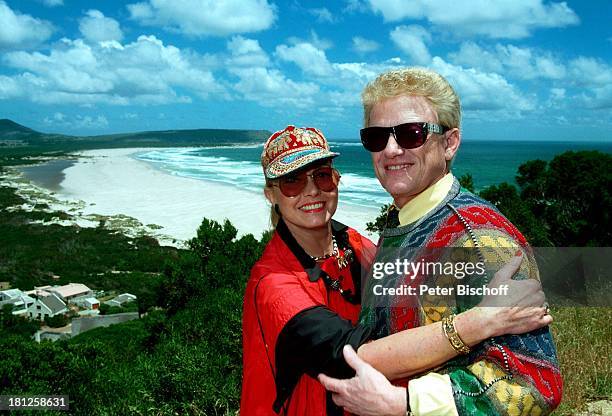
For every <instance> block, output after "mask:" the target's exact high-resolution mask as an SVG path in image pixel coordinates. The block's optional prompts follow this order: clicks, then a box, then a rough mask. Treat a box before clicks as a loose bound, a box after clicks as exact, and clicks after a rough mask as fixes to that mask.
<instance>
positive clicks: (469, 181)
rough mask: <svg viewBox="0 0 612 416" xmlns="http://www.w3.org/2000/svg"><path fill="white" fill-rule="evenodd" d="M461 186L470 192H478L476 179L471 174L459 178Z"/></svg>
mask: <svg viewBox="0 0 612 416" xmlns="http://www.w3.org/2000/svg"><path fill="white" fill-rule="evenodd" d="M458 180H459V184H461V186H463V187H464V188H465V189H467V190H468V191H470V192H472V193H475V192H476V191H475V190H474V178H473V177H472V174H471V173H465V174H463V175H461V176H460V177H459V178H458Z"/></svg>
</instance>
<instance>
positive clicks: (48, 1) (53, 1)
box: [39, 0, 64, 7]
mask: <svg viewBox="0 0 612 416" xmlns="http://www.w3.org/2000/svg"><path fill="white" fill-rule="evenodd" d="M39 1H40V2H41V3H42V4H44V5H45V6H47V7H57V6H63V5H64V0H39Z"/></svg>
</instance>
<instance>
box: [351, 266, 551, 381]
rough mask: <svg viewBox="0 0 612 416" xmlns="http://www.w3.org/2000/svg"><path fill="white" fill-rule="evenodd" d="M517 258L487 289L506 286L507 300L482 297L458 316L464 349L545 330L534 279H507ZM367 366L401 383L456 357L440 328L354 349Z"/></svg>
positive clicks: (545, 317) (403, 333)
mask: <svg viewBox="0 0 612 416" xmlns="http://www.w3.org/2000/svg"><path fill="white" fill-rule="evenodd" d="M521 261H522V256H515V257H513V258H512V259H511V260H510V262H508V263H507V264H506V265H504V267H502V268H501V269H500V270H499V271H498V272H497V273H496V274H495V277H494V278H493V279H492V281H491V283H490V284H489V287H498V286H501V285H508V287H509V289H508V295H507V296H504V297H503V299H499V298H500V296H491V297H486V298H484V299H483V301H482V302H481V303H480V304H479V306H478V307H475V308H472V309H470V310H468V311H465V312H462V313H460V314H458V315H457V317H456V318H455V328H456V329H457V333H458V334H459V335H460V336H461V339H462V340H463V342H464V343H465V344H467V345H468V346H470V347H471V346H474V345H476V344H478V343H480V342H482V341H484V340H485V339H488V338H490V337H494V336H499V335H503V334H520V333H525V332H529V331H532V330H534V329H537V328H541V327H543V326H546V325H549V324H550V323H551V322H552V318H551V317H550V315H547V314H546V310H545V307H543V306H542V305H543V303H544V293H543V292H542V290H541V286H540V283H539V282H537V281H535V280H512V279H511V278H512V276H513V275H514V274H515V273H516V272H517V271H518V269H519V267H520V265H521ZM357 353H358V355H359V357H360V358H361V359H363V360H364V361H366V362H368V363H369V364H370V365H372V366H373V367H374V368H376V369H377V370H378V371H380V372H381V373H383V374H384V375H385V376H386V377H387V378H388V379H389V380H394V379H398V378H405V377H408V376H411V375H413V374H418V373H421V372H423V371H425V370H428V369H431V368H435V367H437V366H438V365H441V364H443V363H445V362H446V361H448V360H450V359H452V358H454V357H456V356H457V352H456V351H455V350H454V349H453V347H452V346H451V345H450V342H449V341H448V339H447V338H446V336H445V335H444V332H443V331H442V323H441V322H436V323H433V324H430V325H426V326H422V327H418V328H412V329H409V330H405V331H401V332H398V333H395V334H392V335H389V336H387V337H384V338H381V339H378V340H376V341H372V342H368V343H366V344H363V345H361V346H360V347H359V349H358V350H357Z"/></svg>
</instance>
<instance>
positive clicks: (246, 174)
mask: <svg viewBox="0 0 612 416" xmlns="http://www.w3.org/2000/svg"><path fill="white" fill-rule="evenodd" d="M330 144H331V147H332V150H333V151H336V152H338V153H340V156H339V157H338V158H336V159H335V161H334V165H335V167H336V168H337V169H338V170H339V171H340V173H341V174H342V179H341V182H340V198H341V200H343V201H344V202H346V203H350V204H354V205H358V206H364V207H369V208H371V207H375V208H377V207H380V206H381V205H382V204H384V203H388V202H390V200H391V199H390V197H389V196H388V195H387V194H386V193H385V191H384V190H383V189H382V188H381V186H380V184H379V183H378V181H377V179H376V177H375V176H374V172H373V170H372V165H371V159H370V154H369V153H368V152H366V151H365V150H364V149H363V147H362V146H361V143H359V142H333V141H332V142H330ZM261 150H262V147H261V146H234V147H211V148H196V149H194V148H160V149H155V150H148V151H144V152H139V153H137V154H136V155H134V157H135V158H136V159H138V160H142V161H145V162H148V163H149V164H151V165H152V166H154V167H156V168H159V169H161V170H163V171H165V172H167V173H170V174H172V175H178V176H184V177H189V178H195V179H202V180H208V181H216V182H222V183H225V184H229V185H232V186H236V187H238V188H241V189H245V190H249V191H253V192H261V191H262V188H263V176H262V171H261V166H260V164H259V157H260V155H261ZM567 150H575V151H577V150H600V151H603V152H607V153H612V143H606V142H544V141H540V142H533V141H530V142H526V141H524V142H521V141H464V142H463V143H462V144H461V147H460V150H459V153H458V155H457V157H456V159H455V162H454V165H453V173H454V174H455V176H457V177H459V176H461V175H463V174H465V173H471V174H472V176H473V178H474V185H475V187H476V189H477V190H480V189H482V188H485V187H487V186H490V185H495V184H499V183H501V182H510V183H515V179H514V178H515V176H516V173H517V169H518V167H519V166H520V165H521V164H522V163H524V162H526V161H528V160H532V159H542V160H547V161H548V160H551V159H552V158H553V157H554V156H555V155H557V154H559V153H563V152H564V151H567Z"/></svg>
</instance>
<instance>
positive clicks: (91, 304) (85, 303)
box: [71, 296, 100, 310]
mask: <svg viewBox="0 0 612 416" xmlns="http://www.w3.org/2000/svg"><path fill="white" fill-rule="evenodd" d="M71 303H73V304H75V305H77V306H78V307H80V308H85V309H90V310H93V309H98V308H99V307H100V301H99V300H98V299H96V298H94V297H92V296H82V297H79V298H75V299H72V301H71Z"/></svg>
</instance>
